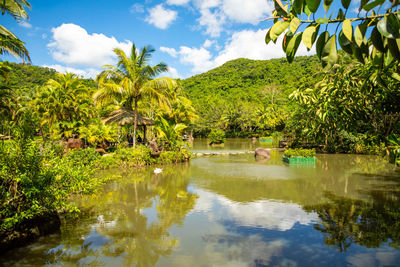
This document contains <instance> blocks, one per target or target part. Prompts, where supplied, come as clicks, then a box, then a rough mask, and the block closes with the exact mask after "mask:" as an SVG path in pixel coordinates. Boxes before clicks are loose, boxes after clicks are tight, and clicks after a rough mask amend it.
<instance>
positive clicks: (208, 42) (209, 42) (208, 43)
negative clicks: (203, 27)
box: [203, 39, 217, 48]
mask: <svg viewBox="0 0 400 267" xmlns="http://www.w3.org/2000/svg"><path fill="white" fill-rule="evenodd" d="M216 43H217V41H215V40H208V39H207V40H205V41H204V43H203V47H204V48H210V47H212V46H213V45H216Z"/></svg>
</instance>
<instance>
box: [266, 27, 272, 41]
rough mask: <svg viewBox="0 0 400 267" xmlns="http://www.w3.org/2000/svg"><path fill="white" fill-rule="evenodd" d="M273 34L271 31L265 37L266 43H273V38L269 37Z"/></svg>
mask: <svg viewBox="0 0 400 267" xmlns="http://www.w3.org/2000/svg"><path fill="white" fill-rule="evenodd" d="M270 33H271V29H269V31H268V32H267V34H266V35H265V43H266V44H268V43H269V42H271V37H270V36H269V35H270Z"/></svg>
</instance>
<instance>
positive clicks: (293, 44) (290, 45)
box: [286, 33, 303, 63]
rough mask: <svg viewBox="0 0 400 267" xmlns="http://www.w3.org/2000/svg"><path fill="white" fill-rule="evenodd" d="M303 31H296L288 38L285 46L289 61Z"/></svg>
mask: <svg viewBox="0 0 400 267" xmlns="http://www.w3.org/2000/svg"><path fill="white" fill-rule="evenodd" d="M302 35H303V33H298V34H296V35H295V36H294V37H292V38H291V39H290V41H289V42H288V45H287V47H286V58H287V60H288V61H289V62H290V63H291V62H292V61H293V58H294V56H295V55H296V52H297V49H298V48H299V45H300V43H301V37H302Z"/></svg>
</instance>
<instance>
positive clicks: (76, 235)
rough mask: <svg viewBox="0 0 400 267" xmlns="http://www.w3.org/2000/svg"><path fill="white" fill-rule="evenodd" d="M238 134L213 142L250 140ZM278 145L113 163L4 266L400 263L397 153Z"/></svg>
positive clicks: (231, 146) (242, 145) (233, 146)
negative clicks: (266, 150) (96, 185)
mask: <svg viewBox="0 0 400 267" xmlns="http://www.w3.org/2000/svg"><path fill="white" fill-rule="evenodd" d="M202 142H203V141H202ZM230 142H233V143H230ZM235 142H236V141H235V140H228V142H227V143H226V144H225V146H224V147H223V148H219V149H227V150H241V151H246V150H251V148H252V146H257V144H253V143H251V141H250V140H239V141H238V142H237V143H235ZM194 145H195V148H194V149H199V150H201V149H204V147H203V145H204V144H203V143H200V146H199V147H197V148H196V142H195V144H194ZM281 157H282V153H280V152H277V151H273V152H272V153H271V159H270V160H269V161H256V159H254V155H253V154H247V153H246V154H242V155H231V156H220V157H207V158H205V157H204V158H196V159H194V160H192V161H191V162H190V164H186V165H185V164H183V165H172V166H158V167H161V168H163V172H162V173H161V174H159V175H155V174H154V173H153V170H154V168H155V167H152V168H149V169H140V170H139V169H138V170H131V171H126V170H112V171H110V172H111V173H112V174H113V175H119V176H120V177H121V178H120V179H117V180H116V181H113V182H111V183H109V184H108V185H107V186H106V187H105V192H104V194H101V195H99V196H94V197H89V198H77V199H75V202H76V203H77V204H78V205H80V206H83V211H84V212H82V214H81V216H79V217H78V218H76V219H74V220H70V219H69V220H64V221H63V222H64V225H63V227H62V234H61V235H53V236H50V237H45V238H42V239H41V240H39V242H36V243H34V244H32V245H30V246H27V247H25V248H21V249H19V250H15V251H13V252H10V253H9V254H7V255H5V256H4V257H3V258H2V259H1V260H0V266H1V265H5V266H12V265H21V266H36V265H45V264H48V265H57V266H58V265H73V266H75V265H81V266H83V265H105V266H267V265H270V266H345V265H353V266H374V265H376V266H384V265H385V266H388V265H391V266H396V265H399V262H400V250H397V249H398V248H399V245H400V244H399V240H400V239H399V238H400V234H399V233H400V223H399V222H400V212H399V211H400V201H399V200H400V199H399V198H400V193H399V192H400V190H399V188H400V182H399V181H400V178H399V174H398V173H396V172H394V171H393V166H392V165H389V164H387V162H386V161H385V160H383V159H382V158H380V157H372V156H356V155H318V156H317V162H316V164H315V166H314V167H313V168H310V167H305V168H301V167H299V166H296V167H289V166H287V165H285V164H283V162H282V160H281ZM103 175H107V173H103Z"/></svg>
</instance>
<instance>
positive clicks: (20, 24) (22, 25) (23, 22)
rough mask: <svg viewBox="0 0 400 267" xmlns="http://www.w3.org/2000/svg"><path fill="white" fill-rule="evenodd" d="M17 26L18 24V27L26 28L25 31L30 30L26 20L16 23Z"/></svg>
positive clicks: (30, 25)
mask: <svg viewBox="0 0 400 267" xmlns="http://www.w3.org/2000/svg"><path fill="white" fill-rule="evenodd" d="M18 24H19V26H21V27H24V28H27V29H31V28H32V24H30V23H29V22H27V21H26V20H22V21H20V22H18Z"/></svg>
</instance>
